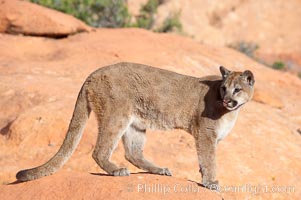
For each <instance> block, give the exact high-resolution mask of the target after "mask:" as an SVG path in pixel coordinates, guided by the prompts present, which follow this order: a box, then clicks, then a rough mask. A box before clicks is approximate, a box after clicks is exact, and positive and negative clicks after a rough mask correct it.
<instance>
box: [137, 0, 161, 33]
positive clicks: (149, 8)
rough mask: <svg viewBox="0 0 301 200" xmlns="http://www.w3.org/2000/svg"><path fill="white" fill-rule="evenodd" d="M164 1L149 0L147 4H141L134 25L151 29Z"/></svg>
mask: <svg viewBox="0 0 301 200" xmlns="http://www.w3.org/2000/svg"><path fill="white" fill-rule="evenodd" d="M163 2H164V1H162V0H161V1H159V0H148V1H147V2H146V4H144V5H142V6H141V8H140V13H139V15H138V16H137V17H136V24H134V25H133V26H136V27H139V28H144V29H151V28H152V27H153V25H154V22H155V14H156V13H157V9H158V6H159V5H160V4H162V3H163Z"/></svg>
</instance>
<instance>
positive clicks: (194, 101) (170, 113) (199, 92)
mask: <svg viewBox="0 0 301 200" xmlns="http://www.w3.org/2000/svg"><path fill="white" fill-rule="evenodd" d="M220 70H221V73H222V77H223V78H221V77H219V76H207V77H203V78H196V77H190V76H184V75H180V74H177V73H174V72H170V71H166V70H161V69H157V68H153V67H150V66H145V65H140V64H134V63H118V64H115V65H111V66H107V67H103V68H100V69H98V70H97V71H95V72H93V73H92V74H91V75H90V76H89V77H88V78H87V79H86V81H85V83H84V84H83V86H82V88H81V91H80V93H79V96H78V99H77V102H76V105H75V110H74V113H73V117H72V120H71V122H70V125H69V130H68V133H67V136H66V138H65V140H64V143H63V144H62V146H61V148H60V149H59V151H58V153H57V154H56V155H55V156H54V157H53V158H51V159H50V160H49V161H48V162H47V163H45V164H43V165H41V166H39V167H36V168H33V169H27V170H22V171H20V172H18V174H17V175H16V176H17V179H18V180H20V181H29V180H33V179H37V178H40V177H43V176H47V175H50V174H52V173H54V172H56V171H57V170H58V169H59V168H60V167H62V166H63V164H64V163H65V162H66V161H67V160H68V159H69V157H70V156H71V154H72V153H73V152H74V150H75V148H76V146H77V145H78V143H79V140H80V138H81V134H82V130H83V128H84V125H85V123H86V121H87V119H88V117H89V114H90V111H91V110H93V111H94V113H95V114H96V117H97V121H98V129H99V134H98V139H97V142H96V145H95V150H94V152H93V158H94V160H95V161H96V162H97V164H98V165H99V166H100V167H101V168H102V169H103V170H105V171H106V172H107V173H108V174H111V175H114V176H125V175H129V174H130V172H129V171H128V170H127V169H126V168H119V167H118V166H116V165H115V164H114V163H112V162H111V161H110V158H111V155H112V153H113V151H114V149H115V147H116V145H117V144H118V141H119V140H120V139H121V138H122V141H123V144H124V147H125V157H126V159H127V160H128V161H129V162H131V163H132V164H133V165H135V166H136V167H138V168H141V169H143V170H146V171H149V172H150V173H154V174H161V175H171V173H170V171H169V170H168V169H167V168H161V167H158V166H156V165H155V164H153V163H151V162H150V161H148V160H147V159H145V158H144V156H143V146H144V142H145V132H146V130H147V129H153V130H157V129H160V130H168V129H183V130H185V131H186V132H188V133H190V134H192V135H193V136H194V138H195V141H196V148H197V153H198V159H199V166H200V172H201V173H202V182H203V184H204V185H210V184H212V183H215V181H216V174H215V168H216V166H215V165H216V164H215V150H216V145H217V143H218V141H220V140H221V139H223V137H225V136H226V135H227V134H228V132H229V131H230V130H231V128H232V127H233V125H234V123H235V120H236V118H237V115H238V112H239V110H240V107H241V105H243V104H244V103H246V102H248V101H249V100H250V99H251V98H252V96H253V84H254V77H253V74H252V73H251V72H250V71H245V72H243V73H241V72H230V71H228V70H227V69H225V68H223V67H220ZM235 88H239V89H240V90H239V91H238V89H237V90H236V91H235V92H234V90H235Z"/></svg>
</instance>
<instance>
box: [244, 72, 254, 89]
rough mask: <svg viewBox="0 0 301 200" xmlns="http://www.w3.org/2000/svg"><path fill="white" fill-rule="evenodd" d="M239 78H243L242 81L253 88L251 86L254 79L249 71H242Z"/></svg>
mask: <svg viewBox="0 0 301 200" xmlns="http://www.w3.org/2000/svg"><path fill="white" fill-rule="evenodd" d="M241 76H242V77H243V79H244V80H245V81H247V82H248V84H249V85H250V86H253V85H254V83H255V79H254V75H253V73H252V72H251V71H249V70H246V71H244V72H243V73H242V74H241Z"/></svg>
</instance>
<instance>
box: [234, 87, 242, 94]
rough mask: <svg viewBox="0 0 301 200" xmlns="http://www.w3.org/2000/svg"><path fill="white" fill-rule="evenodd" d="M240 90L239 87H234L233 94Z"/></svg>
mask: <svg viewBox="0 0 301 200" xmlns="http://www.w3.org/2000/svg"><path fill="white" fill-rule="evenodd" d="M240 91H241V89H240V88H235V90H234V92H233V94H236V93H238V92H240Z"/></svg>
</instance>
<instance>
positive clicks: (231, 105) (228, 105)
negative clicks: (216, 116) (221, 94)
mask: <svg viewBox="0 0 301 200" xmlns="http://www.w3.org/2000/svg"><path fill="white" fill-rule="evenodd" d="M237 104H238V102H237V101H234V100H229V101H225V100H224V101H223V106H224V107H225V108H227V109H228V110H234V109H235V108H236V107H237Z"/></svg>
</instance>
